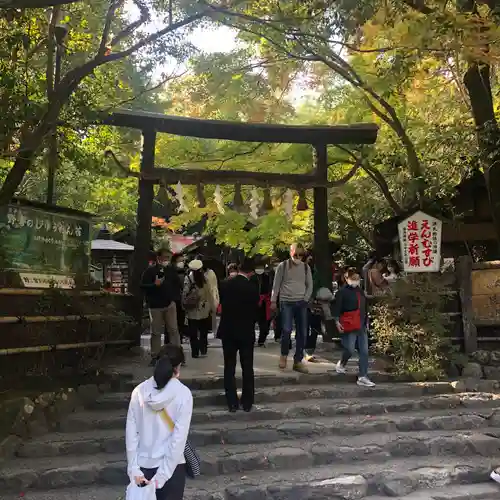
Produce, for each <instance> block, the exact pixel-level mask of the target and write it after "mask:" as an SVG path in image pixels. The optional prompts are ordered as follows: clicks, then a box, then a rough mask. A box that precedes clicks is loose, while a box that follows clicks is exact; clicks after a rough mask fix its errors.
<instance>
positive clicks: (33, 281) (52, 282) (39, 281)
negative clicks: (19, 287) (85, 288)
mask: <svg viewBox="0 0 500 500" xmlns="http://www.w3.org/2000/svg"><path fill="white" fill-rule="evenodd" d="M19 276H20V278H21V281H22V283H23V285H24V286H25V288H50V287H55V288H64V289H70V288H75V280H74V279H73V278H72V277H71V276H61V275H57V274H54V275H52V274H34V273H19Z"/></svg>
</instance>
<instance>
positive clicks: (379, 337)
mask: <svg viewBox="0 0 500 500" xmlns="http://www.w3.org/2000/svg"><path fill="white" fill-rule="evenodd" d="M439 278H440V277H439ZM447 292H449V290H448V289H447V288H446V287H445V286H444V285H443V284H442V279H438V278H436V276H434V275H432V274H430V273H418V274H411V275H409V276H406V277H405V278H404V279H400V280H398V281H397V282H396V283H394V285H393V288H392V293H390V294H388V295H385V296H383V297H380V298H378V299H377V302H376V305H375V306H374V307H373V311H372V312H373V317H374V320H373V322H372V331H373V337H374V341H375V342H374V349H375V352H376V353H377V354H378V355H380V356H383V357H384V358H386V359H389V360H390V361H391V364H392V369H393V370H394V372H395V373H397V374H399V375H406V376H411V377H412V378H414V379H415V380H427V379H436V378H441V377H443V376H444V375H445V369H446V364H447V363H448V362H449V361H450V359H451V358H452V356H453V354H454V348H453V347H452V345H451V340H450V338H449V329H448V327H449V324H450V320H449V317H448V316H447V315H446V314H443V312H444V309H445V304H446V302H447V300H449V295H448V293H447Z"/></svg>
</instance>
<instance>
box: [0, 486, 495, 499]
mask: <svg viewBox="0 0 500 500" xmlns="http://www.w3.org/2000/svg"><path fill="white" fill-rule="evenodd" d="M194 484H195V482H192V483H190V482H188V488H187V491H186V494H185V495H184V500H194V499H199V498H200V497H199V495H198V494H197V493H196V490H195V489H194V488H191V487H190V486H191V485H194ZM499 495H500V486H499V485H497V484H496V483H492V482H490V483H479V484H468V485H456V486H452V485H449V486H444V487H441V488H432V489H419V490H416V491H414V492H412V493H410V494H409V495H404V496H397V497H393V498H394V500H498V498H499ZM122 498H124V487H123V486H99V487H94V488H82V489H62V490H57V500H121V499H122ZM206 498H208V497H206ZM211 498H212V499H214V497H213V496H212V497H211ZM223 498H224V497H223V496H220V497H219V499H223ZM262 498H263V497H259V499H262ZM264 498H265V497H264ZM267 498H268V499H269V500H271V499H272V498H273V497H271V496H268V497H267ZM316 498H317V499H318V500H321V498H320V497H317V496H315V497H314V499H316ZM322 498H323V499H324V498H325V497H322ZM329 498H331V497H329ZM337 498H342V497H337ZM2 499H3V500H19V495H17V494H16V495H7V496H2ZM23 499H24V500H54V499H55V497H54V493H53V492H50V493H49V492H44V491H38V492H31V491H28V492H27V493H25V494H24V496H23ZM304 499H306V500H307V499H311V497H304ZM365 499H366V500H382V499H384V500H387V496H382V495H373V496H372V495H370V496H367V497H365Z"/></svg>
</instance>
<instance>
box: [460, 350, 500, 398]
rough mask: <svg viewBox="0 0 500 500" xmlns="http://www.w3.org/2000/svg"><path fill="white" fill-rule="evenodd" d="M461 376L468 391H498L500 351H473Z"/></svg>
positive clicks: (499, 383)
mask: <svg viewBox="0 0 500 500" xmlns="http://www.w3.org/2000/svg"><path fill="white" fill-rule="evenodd" d="M461 375H462V379H463V380H464V382H465V384H466V388H467V390H469V391H485V392H496V391H498V390H499V389H500V351H486V350H479V351H475V352H474V353H472V355H471V356H470V361H469V362H468V363H467V364H466V365H465V366H464V367H463V369H462V373H461Z"/></svg>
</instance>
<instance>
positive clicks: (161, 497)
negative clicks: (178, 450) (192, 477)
mask: <svg viewBox="0 0 500 500" xmlns="http://www.w3.org/2000/svg"><path fill="white" fill-rule="evenodd" d="M141 470H142V472H143V473H144V477H145V478H146V479H147V480H148V481H149V480H150V479H152V478H153V476H154V475H155V474H156V471H157V470H158V469H143V468H141ZM185 487H186V464H180V465H178V466H177V467H176V468H175V470H174V473H173V474H172V477H171V478H170V479H169V480H168V481H167V482H166V483H165V485H164V486H163V488H162V489H161V490H156V500H182V499H183V498H184V488H185Z"/></svg>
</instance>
